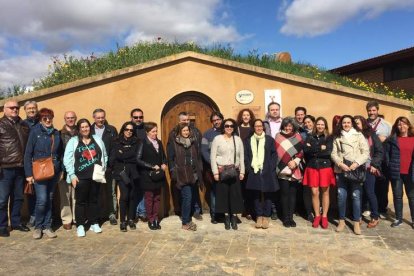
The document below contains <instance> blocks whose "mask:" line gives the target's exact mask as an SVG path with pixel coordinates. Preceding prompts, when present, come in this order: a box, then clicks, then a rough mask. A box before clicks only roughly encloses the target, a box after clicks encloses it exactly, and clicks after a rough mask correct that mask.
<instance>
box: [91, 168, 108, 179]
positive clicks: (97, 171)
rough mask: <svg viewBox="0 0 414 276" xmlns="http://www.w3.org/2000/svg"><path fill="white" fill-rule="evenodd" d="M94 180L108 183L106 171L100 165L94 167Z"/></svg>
mask: <svg viewBox="0 0 414 276" xmlns="http://www.w3.org/2000/svg"><path fill="white" fill-rule="evenodd" d="M92 180H93V181H96V182H99V183H106V178H105V170H104V169H103V167H102V166H101V165H99V164H94V165H93V174H92Z"/></svg>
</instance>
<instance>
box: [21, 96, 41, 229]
mask: <svg viewBox="0 0 414 276" xmlns="http://www.w3.org/2000/svg"><path fill="white" fill-rule="evenodd" d="M23 108H24V111H25V112H26V119H25V120H24V122H25V123H26V124H27V125H28V126H29V127H30V129H32V128H33V127H34V126H35V125H37V124H38V123H39V114H38V107H37V103H36V102H35V101H27V102H25V103H24V106H23ZM26 196H27V202H28V204H27V205H28V208H29V215H30V219H29V223H28V226H29V227H33V226H34V222H35V206H36V194H34V195H26Z"/></svg>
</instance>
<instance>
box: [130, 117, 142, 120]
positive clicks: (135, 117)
mask: <svg viewBox="0 0 414 276" xmlns="http://www.w3.org/2000/svg"><path fill="white" fill-rule="evenodd" d="M132 118H134V119H135V120H136V119H144V116H132Z"/></svg>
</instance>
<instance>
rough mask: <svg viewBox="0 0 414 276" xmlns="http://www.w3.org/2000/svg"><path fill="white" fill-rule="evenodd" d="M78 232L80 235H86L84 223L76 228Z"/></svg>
mask: <svg viewBox="0 0 414 276" xmlns="http://www.w3.org/2000/svg"><path fill="white" fill-rule="evenodd" d="M76 234H77V235H78V237H85V228H84V227H83V225H79V226H78V228H76Z"/></svg>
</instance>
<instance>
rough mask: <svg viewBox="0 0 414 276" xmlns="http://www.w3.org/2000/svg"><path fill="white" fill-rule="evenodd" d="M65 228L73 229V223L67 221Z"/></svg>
mask: <svg viewBox="0 0 414 276" xmlns="http://www.w3.org/2000/svg"><path fill="white" fill-rule="evenodd" d="M63 229H65V230H71V229H72V223H65V224H63Z"/></svg>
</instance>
